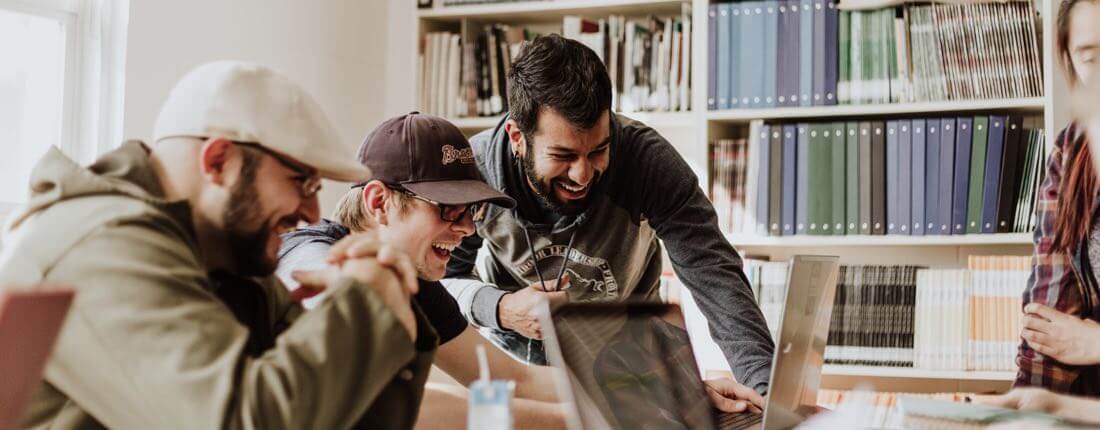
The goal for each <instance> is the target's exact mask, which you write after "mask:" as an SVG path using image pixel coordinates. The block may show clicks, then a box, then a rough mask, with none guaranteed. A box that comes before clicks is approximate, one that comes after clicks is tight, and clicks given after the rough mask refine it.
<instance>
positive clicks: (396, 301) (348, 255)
mask: <svg viewBox="0 0 1100 430" xmlns="http://www.w3.org/2000/svg"><path fill="white" fill-rule="evenodd" d="M349 239H350V240H349ZM329 262H330V263H332V264H331V265H330V266H329V267H327V268H325V269H322V270H315V271H296V272H294V273H291V276H292V277H294V279H295V280H296V281H298V282H299V283H300V287H299V288H298V289H297V290H295V291H294V292H293V293H291V298H298V297H308V296H311V295H314V294H316V293H318V292H320V291H323V290H324V289H326V288H328V286H330V285H333V284H335V283H336V282H337V280H338V279H340V278H341V277H344V276H346V277H351V278H354V279H356V280H357V281H359V282H361V283H363V284H364V285H366V286H367V287H368V288H370V289H371V290H373V291H374V293H375V294H377V295H378V296H379V297H380V298H381V299H382V302H383V304H385V305H386V307H387V308H389V309H390V311H391V312H393V313H394V316H395V317H396V318H397V320H398V322H400V323H401V325H402V326H403V327H404V328H405V330H406V331H407V332H408V334H409V338H410V339H412V340H414V341H415V340H416V317H415V316H414V315H413V312H412V307H411V306H410V302H411V299H412V295H413V294H416V292H417V287H418V284H417V282H416V277H415V273H416V271H415V269H414V268H413V265H412V262H411V261H410V260H409V257H408V256H407V255H405V254H404V253H403V252H400V251H397V250H396V249H394V248H392V247H388V246H383V245H381V243H380V242H378V241H377V240H376V239H375V238H374V237H373V235H368V234H361V235H352V236H348V237H347V238H345V240H342V241H340V242H338V243H337V244H336V245H334V246H333V249H332V251H331V253H330V256H329ZM410 273H411V274H413V275H412V276H413V278H412V280H411V281H410V280H409V279H408V276H409V274H410ZM299 291H302V292H301V293H299Z"/></svg>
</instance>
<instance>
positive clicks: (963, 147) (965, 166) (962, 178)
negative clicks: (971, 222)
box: [951, 117, 974, 234]
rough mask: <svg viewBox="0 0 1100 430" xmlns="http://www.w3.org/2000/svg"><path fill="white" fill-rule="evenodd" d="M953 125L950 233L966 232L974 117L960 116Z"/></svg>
mask: <svg viewBox="0 0 1100 430" xmlns="http://www.w3.org/2000/svg"><path fill="white" fill-rule="evenodd" d="M955 126H956V133H955V178H954V181H955V188H954V190H953V191H952V194H951V195H952V203H951V223H952V227H951V234H966V224H967V221H966V218H967V208H968V205H969V203H970V202H969V197H970V166H971V162H970V157H971V153H972V149H971V147H972V144H973V137H972V136H973V133H974V130H973V126H974V119H973V118H967V117H960V118H958V119H957V120H956V122H955Z"/></svg>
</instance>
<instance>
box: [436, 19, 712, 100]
mask: <svg viewBox="0 0 1100 430" xmlns="http://www.w3.org/2000/svg"><path fill="white" fill-rule="evenodd" d="M474 33H475V34H474V35H473V37H472V38H469V39H463V38H461V37H459V35H458V34H454V33H446V32H440V33H427V34H425V35H424V36H423V38H422V40H421V47H420V52H421V56H420V106H421V110H422V111H424V112H426V113H432V114H435V115H440V116H444V117H448V118H454V117H475V116H496V115H500V114H502V113H504V112H507V111H508V72H509V70H511V63H512V61H513V60H514V59H515V57H516V55H518V54H519V51H520V48H521V47H522V45H523V43H524V42H526V41H529V40H532V39H534V38H535V37H538V36H539V33H537V32H536V31H534V30H533V29H532V28H528V27H522V26H510V25H505V24H490V25H485V26H484V27H482V29H481V31H477V32H474ZM560 33H561V34H562V35H563V36H565V37H568V38H571V39H575V40H577V41H579V42H581V43H583V44H584V45H585V46H588V47H589V48H591V49H592V50H593V51H595V53H596V55H597V56H598V57H599V58H600V60H601V61H603V62H604V65H605V66H606V67H607V71H608V75H609V77H610V78H611V84H612V86H613V92H612V93H613V96H612V103H613V105H612V109H614V110H615V111H618V112H643V111H664V112H670V111H687V110H689V109H690V107H691V8H690V5H688V4H684V7H683V12H682V14H681V15H677V16H670V17H654V16H651V17H649V18H646V19H639V20H628V19H627V18H625V17H622V16H611V17H608V18H606V19H599V20H590V19H585V18H582V17H579V16H566V17H564V18H563V20H562V27H561V31H560Z"/></svg>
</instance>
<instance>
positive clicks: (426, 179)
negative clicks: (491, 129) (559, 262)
mask: <svg viewBox="0 0 1100 430" xmlns="http://www.w3.org/2000/svg"><path fill="white" fill-rule="evenodd" d="M358 157H359V162H360V163H363V165H364V166H367V168H369V169H370V171H371V179H372V180H379V181H382V182H384V183H386V184H388V185H399V186H401V187H402V188H405V189H406V190H409V191H411V192H413V193H414V194H416V195H419V196H422V197H424V198H427V199H429V200H432V201H435V202H439V203H441V204H446V205H464V204H470V203H479V202H487V203H493V204H496V205H498V206H503V207H506V208H512V207H515V205H516V201H515V200H512V198H511V197H508V196H507V195H505V194H504V193H501V192H500V191H497V190H496V189H494V188H493V187H491V186H490V185H489V184H487V183H485V181H484V180H482V179H481V174H480V173H479V172H478V170H477V164H476V162H475V161H474V150H473V148H471V147H470V142H469V141H468V140H466V136H463V135H462V132H461V131H459V130H458V127H455V126H454V124H451V123H450V122H448V121H447V120H445V119H443V118H440V117H437V116H432V115H425V114H422V113H420V112H410V113H409V114H407V115H401V116H399V117H396V118H391V119H388V120H386V121H385V122H383V123H382V124H381V125H379V126H378V127H375V129H374V130H372V131H371V132H370V134H368V135H367V138H366V140H364V141H363V144H362V145H361V146H359V155H358Z"/></svg>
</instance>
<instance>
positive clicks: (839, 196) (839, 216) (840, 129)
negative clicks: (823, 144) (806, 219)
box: [828, 122, 855, 236]
mask: <svg viewBox="0 0 1100 430" xmlns="http://www.w3.org/2000/svg"><path fill="white" fill-rule="evenodd" d="M828 127H831V128H832V141H830V142H829V143H828V146H829V151H830V152H831V155H832V166H831V167H832V170H831V171H830V172H829V179H830V180H831V181H832V193H831V196H829V203H830V205H831V206H832V213H831V216H830V217H829V221H830V222H831V223H832V229H831V231H832V232H831V234H832V235H834V236H838V235H844V234H845V213H844V211H845V208H846V207H847V205H846V203H847V201H846V196H845V194H844V193H845V182H846V180H847V176H846V175H847V171H848V169H847V166H846V165H845V161H846V159H847V153H846V151H847V148H846V147H845V142H846V136H845V127H844V123H843V122H836V123H832V124H828ZM853 170H855V169H853Z"/></svg>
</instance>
